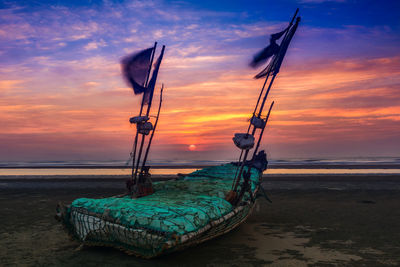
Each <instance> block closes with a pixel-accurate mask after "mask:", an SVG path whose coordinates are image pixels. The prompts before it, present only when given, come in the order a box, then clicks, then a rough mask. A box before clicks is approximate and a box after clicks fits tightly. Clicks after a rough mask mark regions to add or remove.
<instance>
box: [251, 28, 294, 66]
mask: <svg viewBox="0 0 400 267" xmlns="http://www.w3.org/2000/svg"><path fill="white" fill-rule="evenodd" d="M288 29H289V27H287V28H286V29H284V30H283V31H281V32H278V33H274V34H271V37H270V39H269V45H268V46H267V47H265V48H264V49H263V50H261V51H260V52H258V53H257V54H255V55H254V58H253V60H252V61H251V62H250V66H252V67H253V68H256V67H257V66H259V65H261V64H262V63H264V62H265V61H267V60H268V59H269V58H270V57H272V56H273V55H276V54H277V53H278V52H279V45H278V44H277V43H276V40H279V39H280V38H281V37H282V35H284V34H285V33H286V32H287V30H288Z"/></svg>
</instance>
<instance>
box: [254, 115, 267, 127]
mask: <svg viewBox="0 0 400 267" xmlns="http://www.w3.org/2000/svg"><path fill="white" fill-rule="evenodd" d="M250 122H251V124H252V125H253V126H254V128H259V129H264V127H265V124H266V122H265V120H263V119H261V118H259V117H257V116H255V115H253V117H252V118H251V119H250Z"/></svg>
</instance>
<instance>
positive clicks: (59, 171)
mask: <svg viewBox="0 0 400 267" xmlns="http://www.w3.org/2000/svg"><path fill="white" fill-rule="evenodd" d="M195 170H197V168H181V169H179V168H173V169H169V168H165V169H164V168H160V169H153V170H151V173H152V174H153V175H175V174H177V173H191V172H193V171H195ZM130 173H131V170H130V169H115V168H112V169H107V168H101V169H95V168H93V169H92V168H91V169H78V168H76V169H74V168H50V169H49V168H35V169H30V168H23V169H6V168H2V169H0V176H10V175H12V176H22V175H24V176H30V175H32V176H36V175H38V176H54V175H62V176H66V175H68V176H69V175H70V176H78V175H96V176H98V175H129V174H130ZM265 174H282V175H285V174H294V175H296V174H299V175H303V174H400V169H342V168H341V169H303V168H302V169H293V168H291V169H269V170H267V171H266V172H265Z"/></svg>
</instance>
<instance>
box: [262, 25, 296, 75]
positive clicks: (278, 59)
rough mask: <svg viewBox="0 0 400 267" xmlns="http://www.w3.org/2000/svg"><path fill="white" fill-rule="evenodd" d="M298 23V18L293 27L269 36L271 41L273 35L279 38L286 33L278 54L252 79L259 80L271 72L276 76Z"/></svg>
mask: <svg viewBox="0 0 400 267" xmlns="http://www.w3.org/2000/svg"><path fill="white" fill-rule="evenodd" d="M299 22H300V17H298V18H297V20H296V23H295V24H294V25H293V26H292V25H290V26H289V27H288V28H286V29H285V30H284V31H282V32H280V33H275V34H273V35H271V39H272V36H274V35H276V36H278V38H280V37H281V36H282V35H283V33H285V32H286V31H288V33H287V35H285V37H284V38H283V40H282V42H281V44H280V46H279V49H278V52H277V53H276V54H274V55H273V58H272V59H271V60H270V62H269V63H268V65H267V66H266V67H265V68H264V69H263V70H262V71H261V72H260V73H258V74H257V75H256V76H255V77H254V78H256V79H259V78H262V77H265V76H267V74H268V73H270V72H271V71H273V72H274V74H277V73H278V72H279V70H280V67H281V65H282V62H283V58H284V57H285V54H286V51H287V49H288V47H289V43H290V41H291V40H292V38H293V35H294V33H295V32H296V30H297V26H298V25H299Z"/></svg>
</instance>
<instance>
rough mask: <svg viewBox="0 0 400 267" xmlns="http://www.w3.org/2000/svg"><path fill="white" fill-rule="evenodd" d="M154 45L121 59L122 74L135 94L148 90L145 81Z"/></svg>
mask: <svg viewBox="0 0 400 267" xmlns="http://www.w3.org/2000/svg"><path fill="white" fill-rule="evenodd" d="M152 53H153V47H151V48H147V49H145V50H143V51H140V52H138V53H135V54H132V55H129V56H126V57H124V58H123V59H122V60H121V68H122V74H123V76H124V78H125V80H126V82H127V83H128V84H129V85H130V86H131V87H132V89H133V92H134V93H135V95H137V94H141V93H144V92H146V91H147V90H146V87H145V84H144V83H145V81H146V76H147V73H148V71H149V65H150V57H151V54H152Z"/></svg>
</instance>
